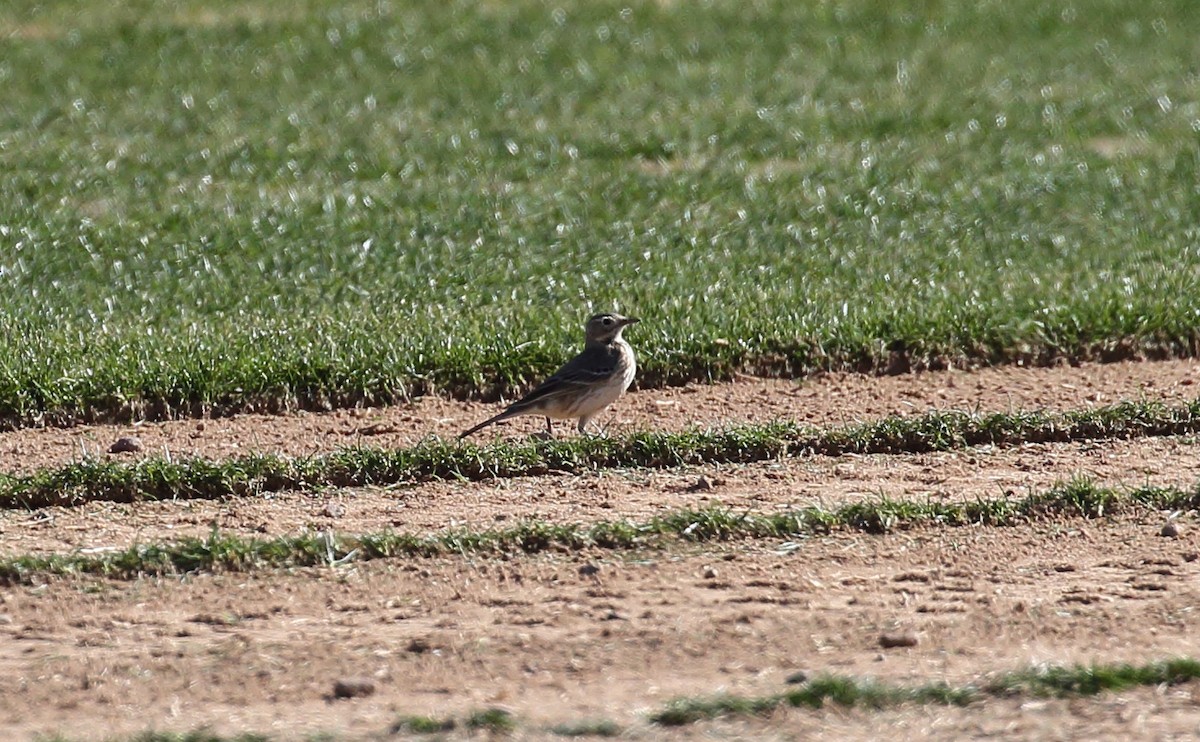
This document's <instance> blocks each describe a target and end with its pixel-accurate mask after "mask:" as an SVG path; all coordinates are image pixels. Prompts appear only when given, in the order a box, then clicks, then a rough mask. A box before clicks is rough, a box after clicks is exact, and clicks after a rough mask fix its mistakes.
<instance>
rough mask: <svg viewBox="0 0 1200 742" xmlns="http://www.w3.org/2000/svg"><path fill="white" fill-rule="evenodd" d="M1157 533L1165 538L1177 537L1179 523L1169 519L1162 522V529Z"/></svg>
mask: <svg viewBox="0 0 1200 742" xmlns="http://www.w3.org/2000/svg"><path fill="white" fill-rule="evenodd" d="M1159 533H1160V534H1162V535H1163V536H1166V537H1167V538H1179V525H1178V524H1176V523H1175V521H1173V520H1169V521H1167V522H1166V523H1164V524H1163V527H1162V530H1161V531H1159Z"/></svg>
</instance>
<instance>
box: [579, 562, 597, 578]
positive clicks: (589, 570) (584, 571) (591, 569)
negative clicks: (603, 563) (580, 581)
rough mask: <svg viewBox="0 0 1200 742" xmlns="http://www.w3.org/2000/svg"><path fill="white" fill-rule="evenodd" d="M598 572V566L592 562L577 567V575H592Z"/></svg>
mask: <svg viewBox="0 0 1200 742" xmlns="http://www.w3.org/2000/svg"><path fill="white" fill-rule="evenodd" d="M599 572H600V567H599V566H598V565H595V564H592V563H591V562H588V563H587V564H585V565H583V566H582V567H580V568H579V575H580V576H581V577H591V576H593V575H596V574H599Z"/></svg>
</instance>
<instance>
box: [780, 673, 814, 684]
mask: <svg viewBox="0 0 1200 742" xmlns="http://www.w3.org/2000/svg"><path fill="white" fill-rule="evenodd" d="M783 682H785V683H787V684H788V685H803V684H804V683H807V682H808V671H807V670H797V671H796V672H794V673H792V674H791V675H788V676H787V678H786V679H785V680H784V681H783Z"/></svg>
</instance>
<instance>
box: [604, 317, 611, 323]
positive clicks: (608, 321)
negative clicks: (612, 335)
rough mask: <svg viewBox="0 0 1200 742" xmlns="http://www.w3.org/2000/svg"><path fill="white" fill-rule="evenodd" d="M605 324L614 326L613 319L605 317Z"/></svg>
mask: <svg viewBox="0 0 1200 742" xmlns="http://www.w3.org/2000/svg"><path fill="white" fill-rule="evenodd" d="M604 324H605V325H611V324H612V317H605V318H604Z"/></svg>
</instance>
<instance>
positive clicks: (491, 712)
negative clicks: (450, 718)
mask: <svg viewBox="0 0 1200 742" xmlns="http://www.w3.org/2000/svg"><path fill="white" fill-rule="evenodd" d="M463 725H464V726H465V727H466V728H467V729H472V730H480V729H482V730H486V731H490V732H511V731H513V730H514V729H516V728H517V720H516V719H515V718H513V715H512V714H511V713H510V712H508V711H505V710H504V709H501V708H489V709H483V710H482V711H476V712H474V713H472V714H471V715H469V716H468V717H467V719H466V721H464V722H463Z"/></svg>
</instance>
